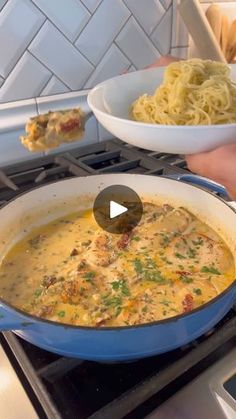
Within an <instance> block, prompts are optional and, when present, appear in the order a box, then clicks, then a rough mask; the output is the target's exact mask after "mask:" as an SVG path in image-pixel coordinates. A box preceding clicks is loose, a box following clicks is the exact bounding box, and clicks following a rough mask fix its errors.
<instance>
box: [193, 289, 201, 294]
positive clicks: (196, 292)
mask: <svg viewBox="0 0 236 419" xmlns="http://www.w3.org/2000/svg"><path fill="white" fill-rule="evenodd" d="M193 292H194V294H196V295H202V290H201V289H200V288H194V289H193Z"/></svg>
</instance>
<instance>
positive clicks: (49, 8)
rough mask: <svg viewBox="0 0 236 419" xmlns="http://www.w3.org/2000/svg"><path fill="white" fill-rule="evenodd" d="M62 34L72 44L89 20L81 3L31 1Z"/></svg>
mask: <svg viewBox="0 0 236 419" xmlns="http://www.w3.org/2000/svg"><path fill="white" fill-rule="evenodd" d="M32 1H33V2H34V4H35V5H36V6H38V8H39V9H40V10H42V11H43V13H44V14H45V15H46V16H47V18H48V19H50V20H51V21H52V23H54V24H55V25H56V26H57V28H58V29H60V30H61V31H62V32H63V34H64V35H65V36H66V37H67V38H69V40H70V41H71V42H74V41H75V39H76V38H77V36H78V35H79V33H80V32H81V31H82V29H83V28H84V26H85V25H86V23H87V22H88V20H89V18H90V13H89V12H88V10H87V9H86V7H84V5H83V3H81V2H78V1H77V0H66V1H65V0H32Z"/></svg>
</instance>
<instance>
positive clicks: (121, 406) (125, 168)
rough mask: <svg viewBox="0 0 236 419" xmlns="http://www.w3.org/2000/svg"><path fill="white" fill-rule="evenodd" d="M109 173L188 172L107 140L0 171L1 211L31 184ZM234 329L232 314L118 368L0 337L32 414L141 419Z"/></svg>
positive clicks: (225, 346) (164, 158)
mask: <svg viewBox="0 0 236 419" xmlns="http://www.w3.org/2000/svg"><path fill="white" fill-rule="evenodd" d="M109 172H110V173H111V172H112V173H115V172H125V173H141V174H147V175H149V174H152V175H171V174H176V173H178V174H181V173H189V172H188V170H187V168H186V163H185V161H184V159H183V158H182V157H181V156H177V155H166V154H162V153H154V152H148V151H146V150H141V149H137V148H134V147H132V146H129V145H127V144H124V143H122V142H121V141H118V140H111V141H107V142H104V143H99V144H95V145H92V146H88V147H84V148H80V149H75V150H73V151H71V152H69V153H61V154H58V155H57V156H56V157H53V156H50V155H48V156H46V157H44V158H43V159H42V158H40V159H35V160H33V161H30V162H24V163H20V164H16V165H12V166H9V167H6V168H5V169H4V172H3V171H0V205H1V204H2V203H4V202H7V201H8V200H9V199H12V198H14V197H15V196H17V195H18V194H19V193H22V192H24V191H27V190H29V189H32V188H33V187H34V186H35V185H44V184H46V183H48V182H51V181H53V180H59V179H64V178H67V177H72V176H86V175H88V174H98V173H109ZM235 330H236V315H235V313H234V311H233V310H232V311H231V312H230V313H229V314H228V315H227V316H226V317H225V318H224V319H223V320H222V321H221V322H220V323H219V324H218V325H217V326H216V327H215V328H214V329H213V330H211V331H210V332H209V333H208V334H207V335H206V336H203V337H201V338H200V339H198V340H197V341H195V342H192V343H191V344H190V345H187V346H186V347H184V348H180V349H178V350H175V351H172V352H169V353H167V354H163V355H160V356H156V357H153V358H149V359H144V360H141V361H137V362H132V363H122V364H101V363H95V362H89V361H81V360H78V359H69V358H64V357H60V356H57V355H55V354H52V353H49V352H47V351H44V350H41V349H39V348H37V347H35V346H33V345H31V344H29V343H27V342H25V341H23V340H21V339H20V338H18V337H16V336H15V335H13V334H12V333H11V332H6V333H3V334H2V335H0V342H2V344H3V346H4V348H6V351H7V353H8V355H9V357H10V358H11V360H12V363H13V365H14V366H15V368H16V369H17V372H18V374H19V375H21V374H22V371H23V373H24V377H23V376H22V377H23V378H22V380H23V382H25V377H26V378H27V382H28V383H30V385H31V391H30V390H29V388H28V387H27V390H28V393H29V395H30V396H31V398H32V401H33V402H34V403H36V409H37V403H40V405H41V407H42V408H43V410H44V412H45V417H47V418H49V419H55V418H63V419H64V418H65V419H67V418H70V419H71V418H76V419H80V418H81V419H84V418H94V419H110V418H114V419H116V418H129V419H133V418H135V419H138V418H143V417H145V416H146V414H148V413H149V412H150V411H151V410H152V409H154V408H155V407H156V406H158V405H159V404H160V403H162V402H163V401H164V400H165V399H166V398H167V397H169V396H170V395H171V394H173V393H175V392H176V391H177V390H178V389H179V388H180V387H181V386H182V385H184V384H186V382H187V381H189V380H190V379H192V378H193V377H194V376H195V375H196V374H199V373H200V372H201V370H203V369H204V368H206V367H207V365H209V362H211V361H212V360H213V359H214V357H217V356H220V355H222V353H223V351H227V350H229V349H230V348H231V347H232V346H233V345H235V344H236V340H235ZM186 372H187V373H188V374H187V375H186ZM33 394H34V396H33ZM35 395H36V396H37V399H35ZM36 400H37V401H36ZM38 411H39V410H38ZM40 416H41V414H40ZM42 417H43V416H42Z"/></svg>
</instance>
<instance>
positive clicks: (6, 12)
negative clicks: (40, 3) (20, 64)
mask: <svg viewBox="0 0 236 419" xmlns="http://www.w3.org/2000/svg"><path fill="white" fill-rule="evenodd" d="M45 19H46V17H45V16H44V15H43V14H42V13H41V12H39V10H38V9H37V8H36V7H35V6H34V5H33V3H32V2H31V1H30V0H24V1H19V0H9V1H8V3H7V4H6V6H5V7H4V8H3V9H2V11H1V14H0V57H1V58H0V75H1V76H2V77H4V78H6V77H7V76H8V75H9V73H10V71H11V70H12V69H13V68H14V66H15V65H16V63H17V61H18V59H19V58H20V57H21V55H22V53H24V51H25V49H26V48H27V46H28V44H29V42H30V41H31V39H32V38H33V37H34V36H35V34H36V33H37V31H38V29H39V28H40V26H41V25H42V24H43V22H44V20H45Z"/></svg>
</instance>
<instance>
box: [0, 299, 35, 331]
mask: <svg viewBox="0 0 236 419" xmlns="http://www.w3.org/2000/svg"><path fill="white" fill-rule="evenodd" d="M33 324H34V323H33V322H29V320H28V318H27V317H24V316H21V315H20V314H18V313H16V312H14V311H13V310H11V309H9V308H5V307H4V305H2V304H0V332H3V331H7V330H22V329H25V328H26V327H28V328H32V325H33Z"/></svg>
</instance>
